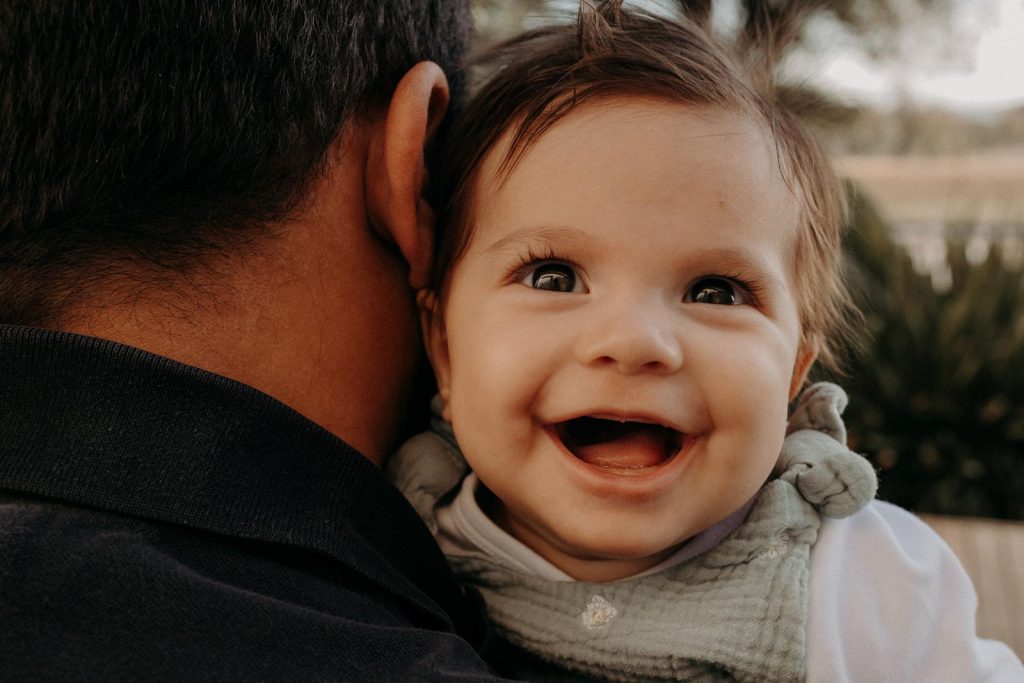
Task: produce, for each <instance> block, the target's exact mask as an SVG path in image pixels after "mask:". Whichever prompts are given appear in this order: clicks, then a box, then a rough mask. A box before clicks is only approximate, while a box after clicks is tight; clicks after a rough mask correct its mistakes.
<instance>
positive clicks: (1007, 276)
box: [473, 0, 1024, 519]
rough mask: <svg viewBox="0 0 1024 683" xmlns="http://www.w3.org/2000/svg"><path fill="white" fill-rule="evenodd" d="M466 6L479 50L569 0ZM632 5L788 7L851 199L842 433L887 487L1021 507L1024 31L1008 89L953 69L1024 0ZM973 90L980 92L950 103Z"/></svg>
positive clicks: (794, 63) (744, 15)
mask: <svg viewBox="0 0 1024 683" xmlns="http://www.w3.org/2000/svg"><path fill="white" fill-rule="evenodd" d="M1014 3H1016V5H1014ZM473 4H474V14H475V18H476V21H477V27H478V30H479V33H480V35H479V37H478V39H479V44H481V45H486V44H489V43H493V42H495V41H497V40H499V39H501V38H504V37H508V36H510V35H512V34H514V33H516V32H518V31H519V30H521V29H522V28H529V27H531V26H536V25H538V24H542V23H545V22H549V21H553V20H565V19H566V18H568V17H571V16H572V14H573V13H574V12H575V7H576V3H575V0H514V1H513V0H474V2H473ZM635 4H638V5H642V6H644V7H647V8H649V9H652V10H654V11H658V12H666V13H670V14H675V15H677V16H678V14H679V13H680V11H681V6H685V7H686V8H687V9H688V11H689V12H690V13H691V14H696V15H699V16H703V17H708V18H710V20H711V21H712V23H713V25H714V26H716V27H717V28H718V29H719V30H720V32H721V33H722V34H723V35H726V36H730V37H732V38H734V39H736V40H740V41H742V40H744V39H745V36H746V35H748V34H750V33H753V31H752V29H754V28H756V27H757V26H758V25H760V24H763V23H764V22H769V23H770V22H771V21H774V20H777V19H778V17H779V16H781V15H783V14H785V13H786V12H797V10H798V12H797V14H795V15H794V16H795V18H796V21H797V22H798V23H799V26H800V30H799V31H797V32H796V34H795V38H794V40H793V41H792V42H791V43H788V44H787V45H785V46H784V48H785V49H784V50H783V51H782V54H781V55H780V56H781V57H782V59H781V61H780V64H779V73H780V77H781V78H782V79H783V80H785V81H788V82H789V83H790V84H791V85H792V87H793V91H794V92H795V93H796V94H797V95H798V96H801V97H802V98H803V100H804V101H806V102H810V103H812V104H813V106H811V107H809V108H807V117H808V120H809V122H810V123H811V125H813V126H814V127H815V128H816V129H817V130H818V132H819V135H820V136H821V137H822V139H823V140H824V141H825V143H826V145H827V147H828V148H829V150H830V152H831V153H832V154H833V156H834V158H835V159H836V167H837V169H838V170H839V172H840V173H841V174H842V175H843V176H844V177H845V178H847V181H848V187H849V192H850V197H851V205H852V208H853V212H852V225H851V230H850V235H849V238H848V240H847V262H848V272H849V280H850V284H851V287H852V289H853V291H854V292H855V295H856V298H857V301H858V303H859V305H860V307H861V308H862V310H863V312H864V315H865V328H866V329H865V335H864V339H863V340H862V350H861V352H860V353H859V354H858V355H856V356H855V358H854V360H853V361H852V362H851V364H850V369H849V373H848V376H846V377H844V378H839V379H838V380H837V381H839V382H840V383H841V384H843V385H844V386H845V387H846V388H847V391H848V393H849V394H850V407H849V408H848V410H847V415H846V417H847V422H848V427H849V431H850V439H851V445H852V446H853V447H854V448H855V449H856V450H859V451H861V452H863V453H866V454H867V455H868V456H869V457H870V458H871V459H872V461H873V462H874V463H875V465H876V467H877V468H878V469H879V472H880V481H881V490H880V493H879V495H880V497H881V498H882V499H884V500H889V501H892V502H894V503H897V504H899V505H902V506H904V507H906V508H909V509H911V510H915V511H918V512H933V513H944V514H955V515H973V516H985V517H997V518H1004V519H1024V94H1020V93H1024V32H1021V33H1018V34H1017V35H1018V36H1020V39H1019V42H1017V43H1016V44H1017V45H1018V46H1019V47H1020V49H1019V51H1017V52H1015V53H1013V54H1010V55H1003V56H1002V57H1001V59H1003V60H1004V61H1005V62H1006V63H1005V77H1006V80H1005V83H1006V84H1010V85H1014V84H1016V85H1018V86H1022V87H1020V88H1018V90H1016V91H1012V92H1011V90H1010V89H1009V88H1007V89H1005V90H1002V88H1003V86H1000V84H999V82H998V81H993V82H992V83H991V84H989V85H986V84H984V83H982V84H980V85H979V84H977V83H972V82H969V81H966V80H961V81H958V80H957V74H958V73H962V72H965V71H971V68H972V66H977V65H978V63H979V61H980V60H983V59H989V60H991V59H993V58H995V59H999V58H1000V57H999V56H998V55H995V56H993V55H992V54H985V53H984V51H985V50H988V51H989V53H991V49H992V48H991V45H990V44H989V43H987V42H986V40H987V38H986V35H987V34H988V33H990V32H991V31H994V30H1002V31H1003V32H1004V33H1005V32H1006V31H1007V27H1006V26H1005V25H1002V29H1000V28H999V27H1000V26H1001V24H1000V22H1004V23H1005V22H1006V21H1008V20H1009V19H1012V18H1013V17H1012V16H1010V15H1013V14H1014V13H1017V14H1019V15H1022V16H1024V2H1021V0H689V1H688V2H687V1H685V0H684V1H681V2H675V3H673V2H670V1H669V0H660V1H652V2H639V1H638V2H637V3H635ZM1018 18H1019V17H1018ZM1017 30H1018V31H1020V30H1021V29H1020V27H1018V28H1017ZM858 70H860V71H858ZM942 74H950V76H949V78H948V79H947V80H946V81H943V80H942V78H940V76H942ZM943 82H945V83H947V85H946V86H943ZM858 83H861V85H860V87H861V88H862V90H863V91H862V92H858V91H857V87H858ZM960 83H963V84H964V85H959V84H960ZM929 85H930V86H931V94H930V95H929V93H928V90H927V88H926V87H925V86H929ZM918 86H920V87H918ZM944 87H945V89H946V90H947V91H948V92H944V91H943V88H944ZM872 88H873V89H874V90H872ZM972 88H973V89H974V90H977V91H978V92H980V95H979V94H978V93H977V92H976V93H975V95H974V99H973V100H969V99H963V100H959V101H958V99H957V97H958V96H959V95H967V94H968V91H969V90H970V89H972ZM979 88H980V90H979ZM961 89H962V91H963V92H957V90H961ZM986 89H989V90H992V92H991V93H988V94H991V97H990V98H986V97H985V95H986V92H987V91H986ZM936 93H937V94H936ZM1015 93H1016V94H1015ZM947 95H948V96H947ZM1000 98H1002V99H1000Z"/></svg>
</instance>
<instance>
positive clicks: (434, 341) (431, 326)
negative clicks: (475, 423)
mask: <svg viewBox="0 0 1024 683" xmlns="http://www.w3.org/2000/svg"><path fill="white" fill-rule="evenodd" d="M416 303H417V305H418V306H419V309H420V326H421V328H422V331H423V343H424V345H425V346H426V350H427V358H428V359H429V360H430V365H431V367H433V368H434V377H435V379H437V392H438V394H440V396H441V402H442V404H443V408H442V410H441V416H442V417H443V418H444V419H445V420H447V421H448V422H451V421H452V412H451V365H450V363H449V359H448V337H447V335H446V334H445V331H444V320H443V317H442V315H441V311H440V308H439V305H438V300H437V295H436V294H435V293H434V292H433V290H430V289H421V290H420V291H418V292H416Z"/></svg>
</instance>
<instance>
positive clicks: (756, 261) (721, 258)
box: [687, 248, 782, 287]
mask: <svg viewBox="0 0 1024 683" xmlns="http://www.w3.org/2000/svg"><path fill="white" fill-rule="evenodd" d="M687 259H688V260H690V259H692V260H694V261H697V262H700V263H711V264H714V265H715V266H716V267H718V268H720V269H727V270H736V271H739V272H740V273H743V274H748V275H756V276H757V277H758V278H759V279H761V280H763V282H764V284H765V285H769V286H771V287H782V281H781V280H780V279H779V278H778V277H777V276H776V274H775V273H773V272H772V269H771V268H770V267H768V265H767V264H766V263H765V262H764V261H763V260H762V259H760V258H758V257H757V256H756V255H755V254H752V253H750V252H748V251H744V250H742V249H729V248H718V249H702V250H700V251H695V252H692V253H690V254H688V256H687ZM723 274H724V273H723Z"/></svg>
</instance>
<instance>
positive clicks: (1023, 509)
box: [838, 188, 1024, 519]
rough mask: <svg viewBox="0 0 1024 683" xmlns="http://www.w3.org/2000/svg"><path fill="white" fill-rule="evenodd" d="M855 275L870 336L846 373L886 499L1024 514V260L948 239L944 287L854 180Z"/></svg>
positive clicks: (979, 512)
mask: <svg viewBox="0 0 1024 683" xmlns="http://www.w3.org/2000/svg"><path fill="white" fill-rule="evenodd" d="M851 197H852V202H851V204H852V208H853V214H852V217H853V230H852V231H851V233H850V236H849V238H848V243H847V250H848V253H847V258H848V268H849V279H850V282H851V286H852V289H853V290H854V294H855V298H856V299H857V302H858V305H859V306H860V307H861V310H862V311H863V312H864V316H865V327H866V337H867V338H866V339H864V340H862V343H863V349H862V353H860V354H859V355H858V356H857V357H856V358H855V360H854V361H853V362H852V363H851V364H850V372H849V376H847V377H845V378H839V379H838V381H839V383H840V384H842V385H843V386H845V387H846V389H847V391H848V393H849V395H850V406H849V408H848V410H847V413H846V419H847V424H848V428H849V432H850V443H851V447H852V448H853V449H854V450H857V451H860V452H863V453H866V454H867V455H868V457H869V458H871V459H872V461H873V462H874V463H875V465H876V466H877V467H878V469H879V479H880V490H879V497H880V498H881V499H883V500H888V501H891V502H893V503H896V504H898V505H901V506H903V507H906V508H908V509H910V510H914V511H917V512H932V513H942V514H953V515H972V516H985V517H997V518H1004V519H1024V270H1022V269H1021V268H1020V267H1007V266H1005V265H1004V264H1003V259H1002V255H1001V254H1000V252H999V249H998V248H993V249H991V251H990V253H989V255H988V258H987V259H986V260H985V261H984V262H983V263H980V264H972V263H970V262H969V261H968V259H967V258H966V257H965V252H964V245H963V244H962V243H956V242H950V244H949V245H948V260H949V266H950V269H951V271H952V286H951V287H950V288H949V290H948V291H944V292H937V291H935V289H934V288H933V287H932V283H931V280H930V278H929V277H928V276H926V275H921V274H918V273H916V272H915V271H914V269H913V267H912V266H911V261H910V258H909V256H908V255H907V253H906V252H905V251H904V250H903V249H902V248H901V247H900V246H898V245H896V244H894V243H893V242H892V240H891V239H890V237H889V234H890V231H889V226H888V225H887V224H886V223H885V221H884V220H883V219H882V218H881V217H880V216H879V214H878V213H877V212H876V211H875V210H874V208H873V207H872V206H871V204H870V203H869V202H868V201H867V200H866V199H865V198H864V197H863V196H862V195H860V194H859V193H857V192H856V190H853V189H852V188H851Z"/></svg>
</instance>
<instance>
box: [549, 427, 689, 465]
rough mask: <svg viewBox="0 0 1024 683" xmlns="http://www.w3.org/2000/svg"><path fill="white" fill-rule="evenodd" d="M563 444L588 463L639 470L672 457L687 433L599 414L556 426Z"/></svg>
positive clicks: (556, 431)
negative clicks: (609, 417) (599, 415)
mask: <svg viewBox="0 0 1024 683" xmlns="http://www.w3.org/2000/svg"><path fill="white" fill-rule="evenodd" d="M552 427H553V428H554V433H555V435H556V436H557V437H558V439H559V440H560V441H561V442H562V445H564V446H565V448H566V449H567V450H568V451H569V452H570V453H572V454H573V455H574V456H576V458H578V459H579V460H582V461H583V462H585V463H587V464H588V465H593V466H595V467H604V468H608V469H626V470H638V469H646V468H648V467H657V466H658V465H661V464H664V463H666V462H668V461H669V460H671V459H672V458H673V457H674V456H675V455H676V454H677V453H678V452H679V451H680V449H681V448H682V446H683V434H681V433H680V432H678V431H676V430H675V429H672V428H671V427H664V426H662V425H659V424H649V423H646V422H636V421H631V420H609V419H604V418H599V417H577V418H574V419H572V420H566V421H565V422H559V423H556V424H554V425H552Z"/></svg>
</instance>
